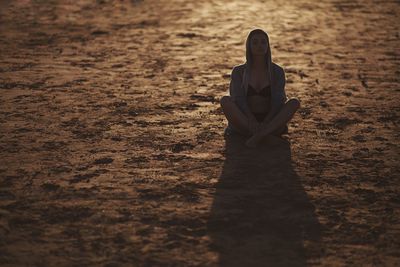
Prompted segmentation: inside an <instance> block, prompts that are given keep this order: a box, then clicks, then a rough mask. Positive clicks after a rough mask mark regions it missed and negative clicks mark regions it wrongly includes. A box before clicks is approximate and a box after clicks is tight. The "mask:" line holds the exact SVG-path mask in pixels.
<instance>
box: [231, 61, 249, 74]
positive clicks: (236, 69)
mask: <svg viewBox="0 0 400 267" xmlns="http://www.w3.org/2000/svg"><path fill="white" fill-rule="evenodd" d="M245 68H246V63H243V64H239V65H235V66H233V68H232V73H243V70H244V69H245Z"/></svg>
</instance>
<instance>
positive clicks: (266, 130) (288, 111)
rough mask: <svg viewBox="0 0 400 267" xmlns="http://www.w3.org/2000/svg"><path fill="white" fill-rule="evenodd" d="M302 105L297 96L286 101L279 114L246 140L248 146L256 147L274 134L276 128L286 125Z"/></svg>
mask: <svg viewBox="0 0 400 267" xmlns="http://www.w3.org/2000/svg"><path fill="white" fill-rule="evenodd" d="M299 107H300V101H299V100H298V99H297V98H292V99H290V100H289V101H287V102H286V103H285V105H284V106H283V107H282V109H281V110H280V111H279V112H278V114H277V115H276V116H275V117H274V118H273V119H272V120H271V121H270V122H269V123H268V124H267V125H264V127H263V128H262V129H261V130H260V131H259V132H258V133H256V134H255V135H253V136H252V137H250V138H249V140H247V141H246V145H247V146H248V147H255V146H256V145H257V144H258V143H259V142H261V140H263V139H264V138H265V137H266V136H268V135H270V134H272V133H273V132H274V131H275V130H277V129H280V128H282V127H284V126H285V125H286V123H288V122H289V121H290V120H291V119H292V118H293V116H294V114H295V113H296V111H297V110H298V109H299Z"/></svg>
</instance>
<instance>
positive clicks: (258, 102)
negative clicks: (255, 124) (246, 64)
mask: <svg viewBox="0 0 400 267" xmlns="http://www.w3.org/2000/svg"><path fill="white" fill-rule="evenodd" d="M249 84H250V85H251V86H252V87H253V88H254V89H255V90H256V91H257V92H260V91H261V90H262V88H264V87H266V86H269V85H270V81H269V80H268V77H267V75H265V71H252V75H250V79H249ZM268 101H269V99H268V98H266V97H264V96H260V95H253V96H248V97H247V104H248V105H249V108H250V110H251V112H253V113H267V112H268V111H269V110H268V107H269V103H268Z"/></svg>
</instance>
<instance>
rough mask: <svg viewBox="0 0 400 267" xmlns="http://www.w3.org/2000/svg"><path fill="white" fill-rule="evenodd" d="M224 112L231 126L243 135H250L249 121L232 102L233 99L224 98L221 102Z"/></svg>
mask: <svg viewBox="0 0 400 267" xmlns="http://www.w3.org/2000/svg"><path fill="white" fill-rule="evenodd" d="M220 103H221V107H222V111H223V112H224V114H225V117H226V119H227V120H228V121H229V123H230V124H231V126H232V127H233V128H234V129H235V130H236V131H237V132H239V133H241V134H243V135H249V128H248V127H249V126H248V119H247V117H246V115H244V114H243V112H242V111H241V110H240V109H239V107H238V106H237V105H236V104H235V102H233V101H232V99H231V97H229V96H223V97H222V98H221V100H220Z"/></svg>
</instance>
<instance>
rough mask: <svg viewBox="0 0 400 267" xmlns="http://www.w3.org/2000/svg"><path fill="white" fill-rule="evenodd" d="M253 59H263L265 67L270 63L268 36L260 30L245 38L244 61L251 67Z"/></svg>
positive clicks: (253, 31)
mask: <svg viewBox="0 0 400 267" xmlns="http://www.w3.org/2000/svg"><path fill="white" fill-rule="evenodd" d="M255 57H264V58H265V62H266V63H267V65H269V62H270V61H271V49H270V47H269V38H268V34H267V33H266V32H265V31H263V30H262V29H254V30H252V31H250V33H249V34H248V36H247V40H246V61H247V62H248V63H250V65H251V64H252V62H253V59H254V58H255Z"/></svg>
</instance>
